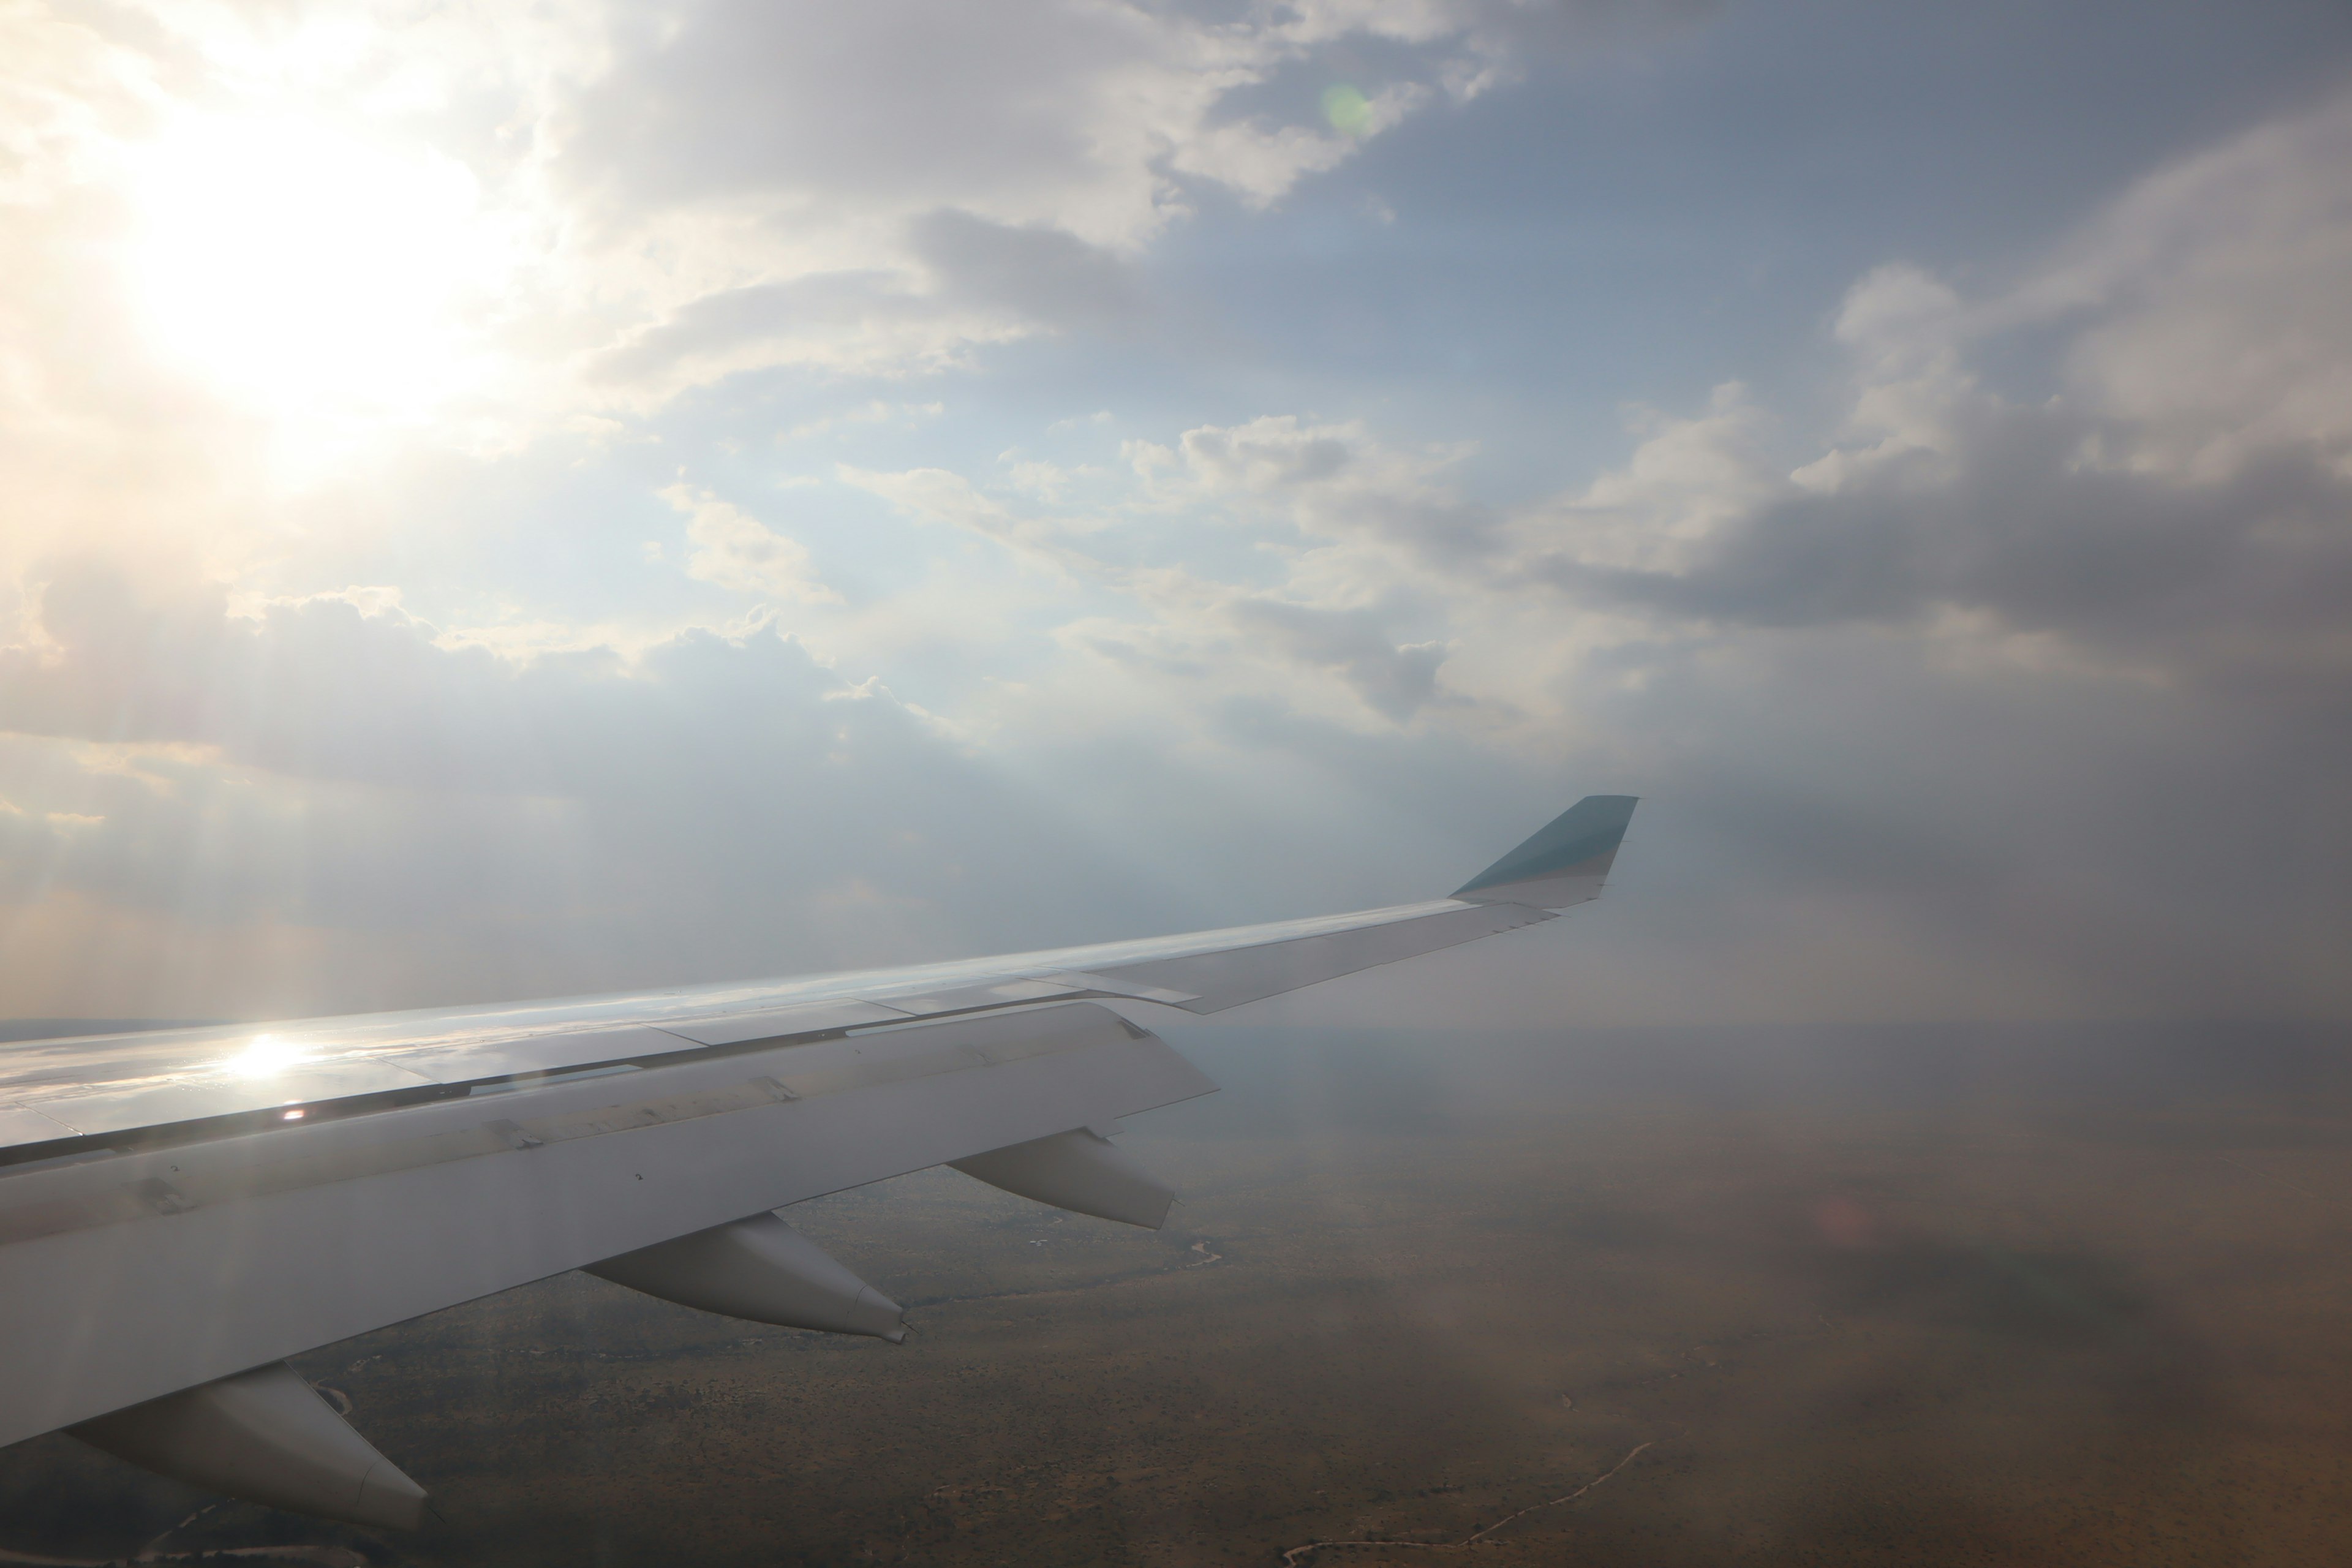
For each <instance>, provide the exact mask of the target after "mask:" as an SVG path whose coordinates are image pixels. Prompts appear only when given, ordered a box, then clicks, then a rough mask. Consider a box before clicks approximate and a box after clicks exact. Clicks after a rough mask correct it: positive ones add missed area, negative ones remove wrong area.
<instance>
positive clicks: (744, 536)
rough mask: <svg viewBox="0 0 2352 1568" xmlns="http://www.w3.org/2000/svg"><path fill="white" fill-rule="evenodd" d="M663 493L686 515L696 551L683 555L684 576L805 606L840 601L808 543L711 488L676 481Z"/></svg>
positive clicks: (690, 537) (736, 590)
mask: <svg viewBox="0 0 2352 1568" xmlns="http://www.w3.org/2000/svg"><path fill="white" fill-rule="evenodd" d="M661 493H662V499H663V500H666V501H667V502H669V504H670V505H671V506H673V507H675V508H676V509H677V510H678V511H680V512H682V513H684V514H685V515H686V517H687V519H688V522H687V525H686V536H687V538H688V539H689V540H691V541H692V542H693V543H694V552H693V553H692V554H691V555H689V556H688V557H687V562H686V574H687V575H688V576H689V577H694V578H698V579H699V580H701V581H702V582H705V583H714V584H718V585H719V587H721V588H731V589H733V590H734V591H735V592H737V593H739V594H758V595H763V596H765V597H767V598H771V599H792V600H796V601H798V602H800V603H802V604H808V605H837V604H839V603H841V595H839V594H836V593H835V592H834V591H833V590H832V589H831V588H828V587H826V586H825V585H824V583H822V582H820V581H819V580H818V579H817V576H816V574H815V571H814V568H813V567H812V566H811V565H810V563H809V552H808V547H807V546H806V545H804V544H803V543H801V542H800V541H798V540H796V539H788V538H786V537H785V536H784V535H782V534H781V533H778V532H776V531H774V530H772V529H771V528H769V527H768V526H767V525H766V524H765V523H763V522H761V521H760V520H759V519H758V518H756V517H753V516H752V515H751V513H749V512H747V511H745V510H742V509H741V508H740V507H738V506H734V505H732V504H730V503H729V502H727V501H723V500H719V498H718V497H717V496H715V495H712V494H711V493H710V492H709V490H698V489H694V488H693V487H692V486H690V485H687V484H683V483H680V484H675V485H671V486H670V487H668V488H667V489H664V490H663V491H662V492H661Z"/></svg>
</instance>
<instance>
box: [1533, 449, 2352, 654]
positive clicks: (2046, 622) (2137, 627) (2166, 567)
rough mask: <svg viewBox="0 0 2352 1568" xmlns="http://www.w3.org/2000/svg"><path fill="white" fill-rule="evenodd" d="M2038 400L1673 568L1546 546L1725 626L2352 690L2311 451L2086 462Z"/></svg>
mask: <svg viewBox="0 0 2352 1568" xmlns="http://www.w3.org/2000/svg"><path fill="white" fill-rule="evenodd" d="M2090 433H2091V432H2090V431H2089V430H2088V429H2087V428H2086V426H2084V424H2083V423H2081V422H2078V421H2075V420H2072V419H2069V418H2066V417H2064V416H2060V415H2057V414H2053V413H2051V412H2048V411H2045V410H2040V409H2021V408H2002V409H2000V410H1998V411H1993V412H1990V413H1987V414H1986V415H1984V416H1982V417H1980V418H1978V419H1975V420H1972V421H1970V422H1969V423H1968V424H1967V425H1966V426H1964V429H1963V434H1962V436H1961V439H1960V442H1959V445H1958V449H1957V450H1956V451H1954V452H1953V453H1950V454H1944V453H1938V452H1930V451H1922V452H1919V453H1916V454H1915V455H1913V456H1911V457H1909V458H1906V459H1903V460H1899V461H1895V462H1893V463H1889V464H1886V465H1884V466H1882V467H1881V468H1878V469H1877V470H1876V471H1874V473H1873V475H1872V476H1871V477H1870V479H1868V480H1867V481H1866V482H1862V483H1856V484H1853V485H1849V486H1844V487H1842V488H1840V489H1837V490H1835V491H1833V492H1831V493H1826V494H1795V495H1784V496H1783V497H1781V498H1780V499H1777V500H1773V501H1771V502H1769V504H1766V505H1763V506H1760V507H1759V508H1756V509H1755V510H1752V511H1751V512H1749V513H1748V514H1747V515H1746V516H1744V517H1742V518H1740V519H1739V520H1738V521H1737V522H1736V523H1734V524H1732V525H1730V526H1729V527H1727V528H1726V529H1724V530H1722V531H1720V532H1719V533H1718V534H1717V536H1715V537H1714V538H1713V539H1712V540H1710V541H1709V542H1707V543H1706V546H1705V547H1704V548H1703V549H1702V551H1701V552H1700V553H1699V555H1698V557H1697V559H1696V560H1695V561H1693V562H1692V563H1689V564H1687V565H1685V566H1682V567H1679V568H1676V569H1673V570H1633V569H1629V568H1623V567H1616V566H1608V565H1600V564H1593V563H1587V562H1584V561H1580V560H1579V559H1578V558H1576V557H1575V556H1574V555H1573V554H1570V553H1566V552H1561V553H1555V554H1547V555H1543V556H1541V557H1539V558H1538V559H1536V560H1535V561H1534V562H1532V563H1530V565H1529V571H1530V573H1531V574H1533V575H1534V576H1536V577H1538V578H1540V579H1542V580H1545V581H1548V582H1550V583H1554V584H1559V585H1560V586H1562V587H1564V588H1567V589H1569V590H1570V591H1571V592H1572V593H1575V594H1577V595H1580V596H1582V597H1586V598H1590V599H1595V600H1600V601H1602V602H1607V603H1613V604H1616V605H1630V606H1635V607H1639V608H1642V609H1645V610H1650V611H1654V612H1658V613H1660V614H1664V615H1667V616H1676V617H1687V618H1692V619H1697V620H1703V621H1707V622H1712V623H1716V624H1719V625H1727V626H1779V627H1788V626H1828V625H1836V624H1840V623H1844V622H1882V623H1889V624H1894V623H1904V622H1913V621H1916V620H1919V619H1920V618H1922V617H1925V616H1931V615H1933V614H1935V613H1936V612H1938V611H1943V610H1961V611H1974V612H1983V613H1986V614H1989V615H1990V616H1994V617H1997V619H1998V620H1999V621H2000V623H2001V624H2002V625H2004V626H2008V627H2010V628H2012V629H2014V630H2018V631H2024V632H2046V633H2053V634H2056V635H2058V636H2060V637H2066V638H2069V639H2072V640H2074V641H2076V642H2078V643H2080V644H2083V645H2084V646H2086V647H2094V648H2097V649H2101V650H2105V651H2108V652H2112V653H2116V654H2121V655H2124V656H2126V657H2129V658H2140V659H2146V660H2147V661H2150V662H2151V663H2154V664H2156V665H2158V666H2159V667H2162V668H2170V669H2174V670H2177V671H2181V672H2185V673H2200V674H2217V675H2227V674H2250V675H2261V676H2265V677H2270V678H2275V679H2284V680H2288V681H2291V682H2294V683H2297V684H2301V683H2304V682H2306V681H2311V680H2329V681H2332V680H2340V679H2352V648H2347V645H2346V639H2345V637H2344V634H2343V629H2342V628H2343V615H2344V606H2345V605H2347V604H2352V483H2347V480H2346V479H2345V478H2344V477H2343V476H2342V475H2341V474H2340V473H2338V472H2336V470H2335V469H2334V468H2332V467H2331V466H2330V465H2329V464H2327V463H2326V461H2324V460H2323V459H2322V458H2321V457H2320V455H2319V454H2317V453H2316V452H2315V451H2312V450H2310V449H2308V448H2305V449H2300V450H2298V449H2293V448H2284V449H2273V450H2271V451H2269V452H2266V453H2263V454H2261V455H2259V456H2258V457H2256V458H2253V459H2252V460H2249V461H2247V462H2245V463H2244V464H2243V465H2242V466H2241V467H2239V468H2237V469H2236V470H2235V471H2233V472H2231V474H2229V475H2228V476H2227V477H2226V478H2222V479H2214V480H2210V481H2205V480H2197V479H2184V478H2181V477H2179V476H2173V475H2164V474H2153V473H2148V472H2145V471H2135V470H2133V469H2130V468H2121V467H2101V466H2094V465H2092V464H2089V463H2086V462H2084V460H2083V452H2084V437H2086V436H2087V435H2088V434H2090Z"/></svg>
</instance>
